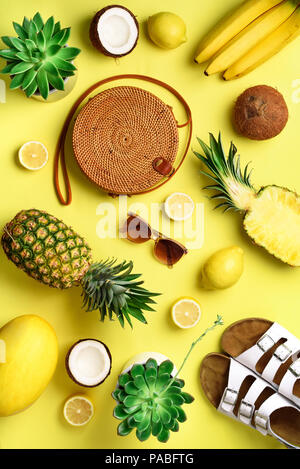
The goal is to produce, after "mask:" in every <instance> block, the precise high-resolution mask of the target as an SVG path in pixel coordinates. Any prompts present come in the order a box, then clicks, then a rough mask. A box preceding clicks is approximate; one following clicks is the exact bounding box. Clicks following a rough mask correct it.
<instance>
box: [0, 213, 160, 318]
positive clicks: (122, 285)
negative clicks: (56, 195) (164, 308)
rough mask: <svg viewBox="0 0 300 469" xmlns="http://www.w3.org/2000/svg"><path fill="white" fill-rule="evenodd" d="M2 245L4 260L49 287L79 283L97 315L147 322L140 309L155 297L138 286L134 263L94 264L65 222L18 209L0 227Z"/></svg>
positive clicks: (89, 307)
mask: <svg viewBox="0 0 300 469" xmlns="http://www.w3.org/2000/svg"><path fill="white" fill-rule="evenodd" d="M2 246H3V249H4V252H5V253H6V255H7V257H8V259H10V260H11V261H12V262H13V263H14V264H15V265H16V266H17V267H19V268H20V269H22V270H23V271H24V272H26V274H28V275H29V276H30V277H32V278H34V279H36V280H38V281H39V282H41V283H44V284H45V285H48V286H50V287H54V288H59V289H66V288H70V287H73V286H79V285H81V287H82V295H83V298H84V299H83V307H85V308H86V310H87V311H94V310H97V309H98V310H99V311H100V319H101V321H104V320H105V318H106V317H108V318H109V319H110V320H112V319H113V318H114V316H116V317H117V318H118V320H119V322H120V324H121V326H122V327H124V324H125V321H127V322H128V323H129V324H130V326H132V322H131V318H132V317H134V318H136V319H138V320H139V321H141V322H143V323H145V324H146V323H147V321H146V319H145V317H144V314H143V312H144V311H153V309H152V308H151V306H149V304H153V303H155V301H154V300H153V299H152V297H154V296H157V295H159V294H158V293H151V292H149V291H148V290H146V289H145V288H142V287H141V284H143V283H144V282H143V281H142V280H138V278H139V277H140V276H141V275H140V274H132V273H131V272H132V269H133V263H132V261H129V262H126V261H124V262H121V263H120V264H117V265H116V260H114V259H112V260H106V261H101V262H98V263H93V261H92V256H91V249H90V247H89V246H88V244H87V243H86V242H85V240H84V239H83V238H82V237H81V236H79V235H78V234H77V233H75V231H74V230H73V229H72V228H70V227H68V226H67V225H66V224H65V223H63V222H62V221H60V220H58V219H57V218H56V217H54V216H52V215H49V213H47V212H44V211H41V210H36V209H32V210H22V211H21V212H19V213H18V214H17V215H16V216H15V217H14V218H13V219H12V220H11V221H10V222H9V223H8V224H7V225H6V226H5V228H4V233H3V235H2Z"/></svg>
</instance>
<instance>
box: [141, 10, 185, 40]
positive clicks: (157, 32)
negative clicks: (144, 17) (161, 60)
mask: <svg viewBox="0 0 300 469" xmlns="http://www.w3.org/2000/svg"><path fill="white" fill-rule="evenodd" d="M147 26H148V34H149V36H150V39H151V40H152V41H153V42H154V43H155V44H156V45H157V46H159V47H161V48H163V49H175V48H176V47H178V46H180V45H181V44H183V43H184V42H186V26H185V23H184V21H183V20H182V19H181V18H180V16H178V15H175V14H174V13H170V12H161V13H156V15H153V16H150V17H149V18H148V23H147Z"/></svg>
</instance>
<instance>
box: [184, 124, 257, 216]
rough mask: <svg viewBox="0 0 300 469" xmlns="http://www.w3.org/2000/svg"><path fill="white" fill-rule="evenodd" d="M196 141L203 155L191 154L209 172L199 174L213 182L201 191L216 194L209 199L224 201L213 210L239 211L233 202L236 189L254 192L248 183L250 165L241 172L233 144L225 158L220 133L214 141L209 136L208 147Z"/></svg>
mask: <svg viewBox="0 0 300 469" xmlns="http://www.w3.org/2000/svg"><path fill="white" fill-rule="evenodd" d="M197 140H198V142H199V144H200V146H201V148H202V150H203V153H204V155H202V154H200V153H198V152H196V151H193V153H194V154H195V155H196V156H197V158H199V159H200V160H201V161H202V162H203V163H204V164H205V166H206V167H207V168H208V169H209V170H210V173H209V172H207V171H201V173H202V174H204V175H205V176H207V177H208V178H210V179H211V180H212V181H213V184H210V185H208V186H205V187H204V188H203V189H210V190H215V191H217V192H218V193H217V194H215V195H213V196H211V199H222V200H224V202H222V203H220V204H219V205H217V206H216V207H215V208H219V207H225V208H224V212H226V211H227V210H229V209H234V210H239V208H238V207H237V206H236V204H235V200H234V198H235V197H234V196H235V195H236V192H238V188H241V187H244V188H246V190H248V192H249V191H250V192H253V191H254V192H255V190H254V188H253V186H252V184H251V181H250V177H251V173H252V170H251V171H249V164H250V163H248V164H247V165H246V166H245V168H244V171H242V170H241V163H240V157H239V156H238V155H237V148H236V146H235V145H234V144H233V142H231V144H230V148H229V153H228V156H227V157H226V155H225V152H224V149H223V145H222V139H221V133H219V135H218V139H216V138H215V137H214V135H213V134H211V133H210V134H209V140H210V146H208V145H206V143H205V142H203V140H201V139H200V138H197ZM235 186H236V187H235Z"/></svg>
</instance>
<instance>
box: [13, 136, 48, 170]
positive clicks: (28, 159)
mask: <svg viewBox="0 0 300 469" xmlns="http://www.w3.org/2000/svg"><path fill="white" fill-rule="evenodd" d="M19 161H20V163H21V165H22V166H24V168H26V169H30V170H33V171H36V170H37V169H41V168H43V167H44V166H45V164H46V163H47V161H48V151H47V148H46V147H45V145H43V144H42V143H41V142H33V141H32V142H27V143H24V145H22V147H21V148H20V150H19Z"/></svg>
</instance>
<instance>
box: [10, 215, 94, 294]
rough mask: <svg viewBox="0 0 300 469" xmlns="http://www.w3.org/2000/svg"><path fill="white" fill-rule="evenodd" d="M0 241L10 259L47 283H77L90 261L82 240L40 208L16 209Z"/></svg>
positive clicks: (50, 285)
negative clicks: (18, 210)
mask: <svg viewBox="0 0 300 469" xmlns="http://www.w3.org/2000/svg"><path fill="white" fill-rule="evenodd" d="M1 243H2V247H3V250H4V252H5V254H6V256H7V257H8V259H9V260H11V261H12V262H13V263H14V264H15V265H16V266H17V267H18V268H19V269H22V270H23V271H24V272H25V273H26V274H27V275H29V276H30V277H32V278H34V279H36V280H38V281H39V282H41V283H44V284H45V285H48V286H49V287H54V288H59V289H66V288H70V287H72V286H78V285H79V284H80V282H81V280H82V278H83V277H84V275H85V274H86V272H87V271H88V269H89V267H90V265H91V263H92V258H91V249H90V247H89V246H88V244H87V243H86V242H85V240H84V239H83V238H82V237H81V236H79V235H78V234H77V233H76V232H75V231H74V230H73V229H72V228H70V227H68V226H67V225H66V224H65V223H63V222H62V221H61V220H58V219H57V218H56V217H54V216H52V215H50V214H49V213H47V212H45V211H42V210H37V209H31V210H22V211H21V212H19V213H18V214H17V215H16V216H15V217H14V218H13V219H12V220H11V221H10V222H9V223H8V224H7V225H6V226H5V228H4V233H3V235H2V240H1Z"/></svg>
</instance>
